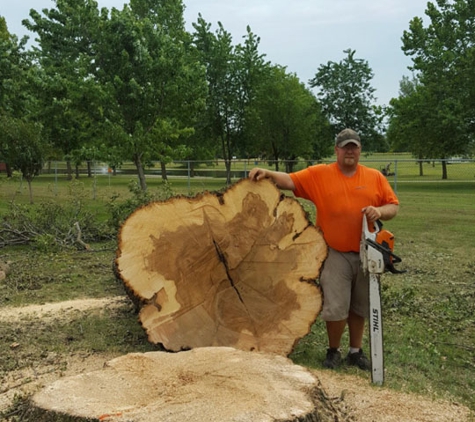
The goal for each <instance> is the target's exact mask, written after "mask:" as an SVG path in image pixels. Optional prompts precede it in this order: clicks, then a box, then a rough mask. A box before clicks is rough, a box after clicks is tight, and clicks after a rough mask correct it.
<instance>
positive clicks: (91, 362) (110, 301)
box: [0, 297, 474, 422]
mask: <svg viewBox="0 0 475 422" xmlns="http://www.w3.org/2000/svg"><path fill="white" fill-rule="evenodd" d="M124 300H125V301H126V300H127V299H125V298H124V297H112V298H103V299H83V300H72V301H66V302H60V303H52V304H44V305H32V306H25V307H19V308H13V307H8V308H3V309H0V322H1V323H4V322H6V321H10V322H11V321H22V320H23V319H24V320H25V323H26V322H27V321H28V319H29V318H31V317H35V318H55V317H58V316H59V315H61V317H62V318H65V317H67V316H68V314H70V315H71V316H73V315H74V313H75V312H77V311H85V310H90V309H94V308H104V307H119V306H121V305H123V304H124ZM117 356H118V354H111V353H92V352H90V353H86V352H84V353H76V354H71V355H67V356H64V355H61V354H58V353H50V354H48V356H47V357H46V358H45V359H44V362H43V364H42V365H39V366H36V367H35V368H31V367H30V368H27V369H23V370H19V371H12V372H9V373H8V374H7V375H6V376H5V377H4V379H2V382H1V387H0V411H2V410H5V409H6V408H8V407H9V406H10V405H11V403H12V400H13V399H14V397H15V395H25V394H30V393H34V392H36V391H38V390H40V389H41V388H43V387H44V386H46V385H49V384H51V383H52V382H53V381H55V380H57V379H59V378H62V377H67V376H71V375H76V374H81V373H85V372H91V371H94V370H96V369H100V368H102V367H103V366H104V364H105V363H106V362H107V361H109V360H111V359H113V358H115V357H117ZM313 373H314V374H315V375H316V376H317V377H318V379H319V380H320V381H321V383H322V386H323V388H324V389H325V391H326V392H327V394H328V396H329V397H331V398H332V399H333V400H335V401H339V402H341V401H343V402H344V403H345V405H346V407H347V408H348V412H349V414H350V415H351V416H352V417H353V418H354V420H355V421H360V422H373V421H374V422H393V421H394V422H438V421H440V422H442V421H443V422H452V421H454V422H455V421H457V422H464V421H465V422H469V421H473V420H474V419H473V415H472V414H471V412H470V410H469V409H468V408H467V407H465V406H462V405H459V404H457V403H452V402H446V401H440V400H431V399H430V398H427V397H422V396H418V395H413V394H407V393H400V392H397V391H393V390H389V389H386V388H384V387H383V388H381V387H374V386H372V385H371V384H369V382H368V381H367V380H364V379H362V378H359V377H356V376H352V375H345V374H340V373H334V372H332V371H328V370H316V371H313Z"/></svg>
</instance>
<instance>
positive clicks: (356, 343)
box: [346, 311, 371, 371]
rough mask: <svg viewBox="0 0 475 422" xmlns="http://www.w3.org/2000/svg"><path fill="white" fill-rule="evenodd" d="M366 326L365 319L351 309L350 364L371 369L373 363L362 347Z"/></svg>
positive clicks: (347, 359)
mask: <svg viewBox="0 0 475 422" xmlns="http://www.w3.org/2000/svg"><path fill="white" fill-rule="evenodd" d="M364 327H365V319H364V318H363V317H362V316H360V315H358V314H355V313H354V312H352V311H350V313H349V314H348V331H349V333H350V351H349V353H348V355H347V356H346V362H347V363H348V365H352V366H357V367H359V368H360V369H363V370H366V371H370V370H371V363H370V361H369V360H368V358H367V357H366V356H365V355H364V353H363V349H362V347H361V345H362V343H363V333H364Z"/></svg>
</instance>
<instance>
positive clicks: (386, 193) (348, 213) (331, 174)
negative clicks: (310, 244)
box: [290, 163, 399, 252]
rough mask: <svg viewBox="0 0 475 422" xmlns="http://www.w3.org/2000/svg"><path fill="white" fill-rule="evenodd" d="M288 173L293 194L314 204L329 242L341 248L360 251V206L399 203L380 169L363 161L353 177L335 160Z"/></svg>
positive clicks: (318, 223)
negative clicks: (346, 173)
mask: <svg viewBox="0 0 475 422" xmlns="http://www.w3.org/2000/svg"><path fill="white" fill-rule="evenodd" d="M290 177H291V178H292V181H293V182H294V185H295V190H294V195H295V196H297V197H301V198H305V199H309V200H310V201H312V202H313V203H314V204H315V206H316V207H317V222H316V223H317V226H318V227H320V229H321V230H322V232H323V236H324V238H325V240H326V242H327V244H328V246H330V247H331V248H333V249H335V250H337V251H340V252H351V251H353V252H359V249H360V240H361V228H362V221H363V220H362V219H363V214H362V212H361V209H362V208H364V207H367V206H369V205H372V206H375V207H380V206H382V205H386V204H399V201H398V199H397V196H396V195H395V193H394V191H393V190H392V188H391V186H390V185H389V183H388V181H387V180H386V178H385V177H384V176H383V175H382V174H381V172H379V171H378V170H375V169H371V168H368V167H365V166H362V165H358V167H357V170H356V173H355V174H354V175H353V176H352V177H347V176H345V175H344V174H343V173H342V172H341V171H340V169H339V168H338V165H337V163H332V164H318V165H315V166H311V167H308V168H306V169H304V170H301V171H298V172H296V173H291V174H290Z"/></svg>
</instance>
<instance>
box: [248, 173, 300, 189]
mask: <svg viewBox="0 0 475 422" xmlns="http://www.w3.org/2000/svg"><path fill="white" fill-rule="evenodd" d="M249 179H251V180H254V181H256V182H257V181H259V180H262V179H271V180H272V181H273V182H274V183H275V184H276V186H277V187H278V188H279V189H285V190H294V189H295V185H294V182H293V181H292V179H291V178H290V176H289V175H288V174H287V173H284V172H281V171H272V170H266V169H261V168H259V167H255V168H253V169H252V170H251V171H250V172H249Z"/></svg>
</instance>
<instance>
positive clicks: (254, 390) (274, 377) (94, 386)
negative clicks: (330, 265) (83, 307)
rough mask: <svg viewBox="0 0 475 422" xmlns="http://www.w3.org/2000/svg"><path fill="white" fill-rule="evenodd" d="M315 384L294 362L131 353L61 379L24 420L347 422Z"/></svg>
mask: <svg viewBox="0 0 475 422" xmlns="http://www.w3.org/2000/svg"><path fill="white" fill-rule="evenodd" d="M339 415H340V413H339V410H338V408H337V407H335V405H333V404H332V402H331V401H330V400H328V398H327V397H326V395H325V393H324V392H323V390H322V389H321V386H320V383H319V381H318V379H316V378H315V377H314V376H313V375H312V374H311V373H310V372H309V371H307V370H306V369H305V368H303V367H301V366H298V365H294V364H293V363H292V362H291V361H290V359H288V358H285V357H282V356H277V355H269V354H264V353H255V352H254V353H251V352H244V351H241V350H236V349H233V348H227V347H211V348H198V349H194V350H191V351H187V352H181V353H167V352H148V353H131V354H128V355H125V356H121V357H119V358H116V359H114V360H112V361H110V362H108V363H107V364H106V365H105V367H104V368H103V369H102V370H99V371H94V372H90V373H85V374H80V375H76V376H74V377H69V378H63V379H60V380H58V381H56V382H54V383H53V384H51V385H50V386H48V387H45V388H44V389H43V390H41V391H40V392H38V393H36V394H35V395H34V396H33V398H32V400H31V406H30V409H29V412H28V415H27V419H26V420H33V419H32V418H36V419H34V420H35V422H42V421H53V420H54V421H57V422H62V421H68V422H70V421H78V422H80V421H108V422H125V421H134V422H149V421H167V422H183V421H194V422H213V421H219V422H226V421H229V422H231V421H240V422H271V421H279V422H285V421H295V422H297V421H299V422H305V421H308V422H310V421H341V420H343V419H340V418H339Z"/></svg>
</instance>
